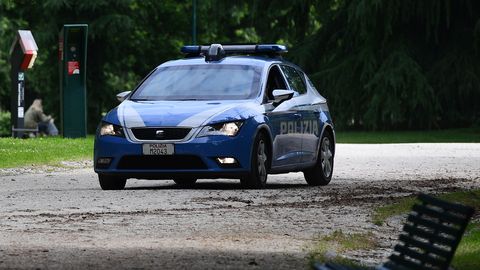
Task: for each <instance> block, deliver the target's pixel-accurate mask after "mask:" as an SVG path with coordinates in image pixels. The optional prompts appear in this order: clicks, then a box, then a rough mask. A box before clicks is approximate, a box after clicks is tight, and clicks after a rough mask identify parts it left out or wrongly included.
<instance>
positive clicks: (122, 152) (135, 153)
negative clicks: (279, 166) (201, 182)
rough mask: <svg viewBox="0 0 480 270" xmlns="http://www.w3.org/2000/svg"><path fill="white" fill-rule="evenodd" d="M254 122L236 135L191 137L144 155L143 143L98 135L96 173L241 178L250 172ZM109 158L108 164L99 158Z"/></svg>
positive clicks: (127, 175)
mask: <svg viewBox="0 0 480 270" xmlns="http://www.w3.org/2000/svg"><path fill="white" fill-rule="evenodd" d="M255 128H256V127H255V126H254V125H244V126H242V128H241V130H240V132H239V134H237V136H235V137H227V136H207V137H200V138H196V137H193V138H191V139H189V140H187V141H185V142H167V143H172V144H174V154H173V155H163V156H154V155H143V150H142V145H143V144H144V143H146V142H135V141H131V140H128V139H126V138H120V137H113V136H98V135H97V137H96V138H95V151H94V166H95V172H96V173H99V174H105V175H117V176H119V177H124V178H139V179H172V178H180V177H192V178H200V179H201V178H240V177H242V176H244V175H246V174H247V173H248V172H249V171H250V158H251V149H252V147H251V144H252V140H253V136H254V135H255V134H254V133H255ZM225 157H232V158H234V159H235V160H236V164H233V165H232V164H227V165H225V164H223V165H222V164H221V163H220V162H219V161H218V160H217V158H225ZM102 158H110V159H111V161H110V163H109V164H99V162H98V161H99V159H102Z"/></svg>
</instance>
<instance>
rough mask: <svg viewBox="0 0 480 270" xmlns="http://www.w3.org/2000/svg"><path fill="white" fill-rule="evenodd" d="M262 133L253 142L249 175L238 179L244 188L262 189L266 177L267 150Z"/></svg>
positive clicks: (265, 140) (265, 182)
mask: <svg viewBox="0 0 480 270" xmlns="http://www.w3.org/2000/svg"><path fill="white" fill-rule="evenodd" d="M267 147H268V146H267V139H266V136H265V134H264V133H259V134H258V135H257V136H256V137H255V140H254V142H253V148H252V157H251V159H250V160H251V165H250V173H249V174H248V175H246V176H244V177H242V178H240V183H241V184H242V186H243V187H245V188H264V187H265V186H266V184H267V176H268V159H269V156H268V148H267Z"/></svg>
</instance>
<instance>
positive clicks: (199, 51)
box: [180, 44, 288, 56]
mask: <svg viewBox="0 0 480 270" xmlns="http://www.w3.org/2000/svg"><path fill="white" fill-rule="evenodd" d="M212 46H213V47H215V48H218V47H220V48H222V50H223V51H224V52H225V54H267V55H274V56H277V55H281V54H284V53H287V52H288V49H287V47H286V46H285V45H279V44H251V45H221V44H212V45H210V46H208V45H207V46H205V45H187V46H183V47H182V48H181V49H180V51H181V52H182V53H184V54H187V56H200V55H205V56H208V55H210V53H209V52H210V49H211V48H212ZM213 51H216V50H213Z"/></svg>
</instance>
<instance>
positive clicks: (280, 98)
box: [272, 89, 295, 106]
mask: <svg viewBox="0 0 480 270" xmlns="http://www.w3.org/2000/svg"><path fill="white" fill-rule="evenodd" d="M294 94H295V92H294V91H292V90H284V89H275V90H273V92H272V95H273V104H274V105H275V106H276V105H279V104H280V103H282V102H284V101H286V100H289V99H291V98H292V97H293V95H294Z"/></svg>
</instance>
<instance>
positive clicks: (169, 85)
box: [131, 64, 261, 101]
mask: <svg viewBox="0 0 480 270" xmlns="http://www.w3.org/2000/svg"><path fill="white" fill-rule="evenodd" d="M260 73H261V68H260V67H254V66H246V65H214V64H205V65H188V66H173V67H162V68H159V69H157V70H156V71H155V72H154V73H153V74H152V75H150V76H149V77H148V78H147V79H146V80H145V81H144V82H143V83H142V84H141V85H140V86H139V87H138V89H137V90H136V91H135V93H134V94H133V95H132V97H131V100H134V101H135V100H225V99H230V100H236V99H250V98H254V97H256V96H257V94H258V91H259V88H260V87H259V82H260Z"/></svg>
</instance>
